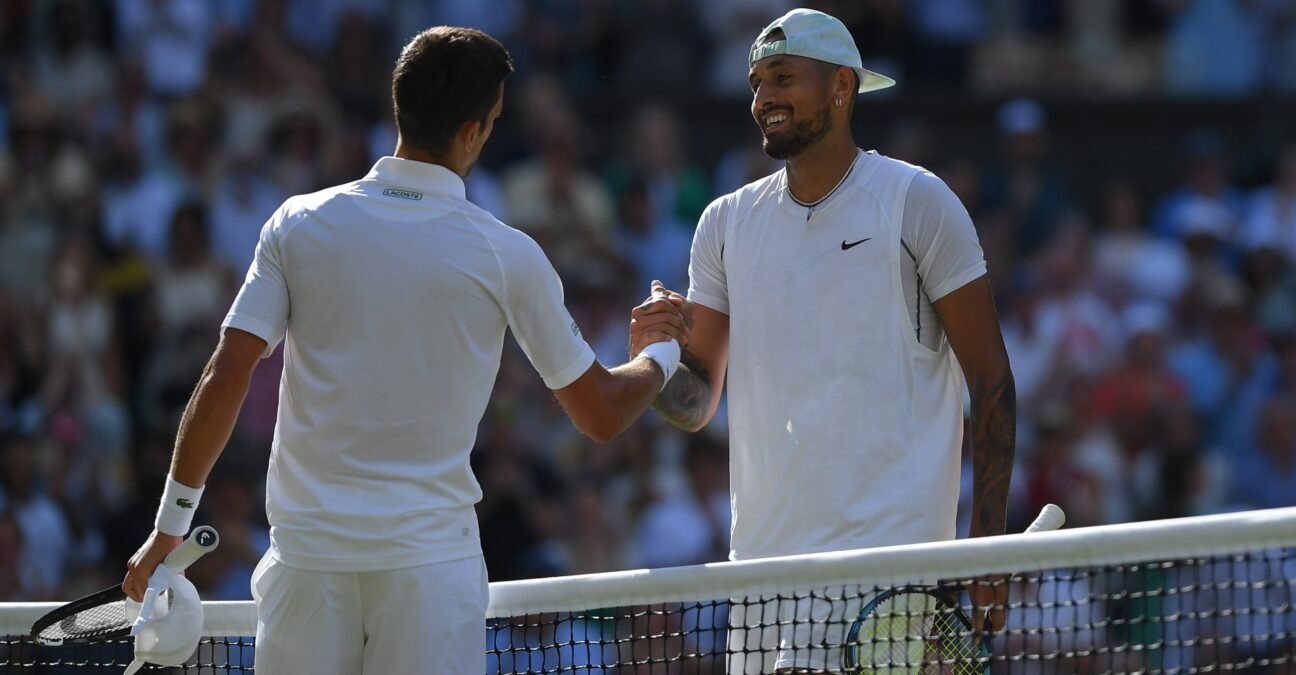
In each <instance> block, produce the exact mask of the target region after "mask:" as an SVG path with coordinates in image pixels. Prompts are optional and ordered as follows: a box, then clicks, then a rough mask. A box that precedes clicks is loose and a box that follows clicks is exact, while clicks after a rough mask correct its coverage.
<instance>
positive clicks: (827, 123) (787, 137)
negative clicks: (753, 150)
mask: <svg viewBox="0 0 1296 675" xmlns="http://www.w3.org/2000/svg"><path fill="white" fill-rule="evenodd" d="M832 126H833V123H832V114H831V113H830V111H829V109H828V103H827V102H825V103H824V105H823V107H822V108H820V109H819V113H818V114H817V115H815V116H814V117H813V118H811V119H807V120H799V121H796V122H793V123H792V124H791V125H790V126H789V128H787V129H785V130H783V132H782V133H780V134H779V135H778V136H776V137H774V138H770V137H769V136H765V135H764V132H763V131H762V132H761V135H762V143H761V147H762V148H763V149H764V150H765V154H767V155H769V156H770V157H771V158H773V159H788V158H789V157H795V156H797V155H799V154H801V153H802V152H805V149H806V148H808V147H810V146H811V145H814V144H815V143H816V142H818V141H819V139H821V138H823V137H824V136H827V135H828V132H829V131H832Z"/></svg>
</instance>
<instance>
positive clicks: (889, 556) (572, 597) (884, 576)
mask: <svg viewBox="0 0 1296 675" xmlns="http://www.w3.org/2000/svg"><path fill="white" fill-rule="evenodd" d="M1281 547H1296V507H1292V508H1283V509H1267V510H1258V511H1245V512H1239V513H1230V514H1222V515H1212V516H1199V517H1194V518H1178V519H1172V520H1160V521H1148V522H1142V523H1126V524H1119V525H1103V526H1098V527H1084V528H1074V529H1070V530H1057V531H1053V532H1040V533H1033V534H1010V535H1004V536H1000V537H983V538H979V539H959V540H954V541H945V542H933V543H928V544H913V545H906V546H892V547H885V548H875V549H861V550H857V551H842V552H833V553H815V554H809V555H797V556H786V557H781V558H765V559H760V560H747V561H736V562H721V563H709V564H706V565H692V566H687V567H668V568H660V569H651V570H628V571H624V572H609V573H603V574H587V575H576V576H567V577H556V578H552V579H534V580H527V581H506V582H496V583H492V584H491V587H490V606H489V609H488V610H487V616H488V617H490V618H499V617H510V616H521V615H525V614H536V613H542V612H568V611H578V610H583V609H589V608H592V607H623V606H632V605H646V604H665V603H675V602H688V601H698V600H723V599H726V598H734V597H744V596H755V595H761V594H773V593H787V592H794V591H810V590H813V589H819V588H824V587H828V586H835V585H849V584H860V583H866V584H869V585H874V586H879V587H884V586H895V585H902V584H912V583H925V584H931V583H937V582H939V581H942V580H949V579H963V578H969V577H973V576H979V575H983V574H992V573H1004V572H1014V571H1020V570H1045V569H1051V568H1059V567H1074V566H1101V565H1115V564H1120V563H1131V562H1139V561H1153V560H1174V559H1181V558H1193V557H1205V556H1212V555H1227V554H1232V553H1242V552H1245V551H1254V550H1262V549H1269V548H1281ZM59 604H61V603H4V604H3V605H0V609H2V610H3V611H0V633H3V634H4V635H24V634H26V633H27V632H28V631H29V630H30V628H31V625H32V623H33V622H35V621H36V619H38V618H39V617H40V616H41V615H43V614H45V613H46V612H48V611H50V610H52V609H54V608H55V607H57V606H59ZM203 607H204V612H205V616H206V618H205V623H204V628H203V633H204V634H205V635H210V636H215V637H222V636H248V635H253V634H255V632H256V608H255V607H254V606H253V604H252V603H251V602H250V601H235V602H204V603H203Z"/></svg>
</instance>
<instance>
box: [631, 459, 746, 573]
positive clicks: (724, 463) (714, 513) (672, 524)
mask: <svg viewBox="0 0 1296 675" xmlns="http://www.w3.org/2000/svg"><path fill="white" fill-rule="evenodd" d="M684 472H685V475H686V480H685V481H684V483H683V485H680V486H679V489H676V490H673V491H671V492H668V493H666V494H662V495H660V496H659V497H658V498H657V499H656V500H655V501H654V502H653V503H651V504H649V505H648V507H647V508H646V509H644V512H643V513H642V514H641V515H640V518H639V522H638V523H637V525H636V526H635V528H634V535H633V542H632V545H633V551H634V558H633V565H634V566H637V567H674V566H678V565H698V564H701V563H708V562H719V561H721V560H725V559H726V558H727V557H728V554H729V520H730V513H729V481H728V458H727V456H726V453H725V449H724V447H722V446H720V445H717V444H716V442H715V440H714V439H712V438H711V437H710V436H707V435H706V434H695V435H693V436H690V437H689V444H688V451H687V454H685V456H684Z"/></svg>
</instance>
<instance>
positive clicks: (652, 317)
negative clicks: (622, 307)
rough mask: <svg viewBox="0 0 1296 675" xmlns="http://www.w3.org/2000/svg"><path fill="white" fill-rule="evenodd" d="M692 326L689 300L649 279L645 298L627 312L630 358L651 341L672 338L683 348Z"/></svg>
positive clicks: (691, 308) (691, 311) (686, 343)
mask: <svg viewBox="0 0 1296 675" xmlns="http://www.w3.org/2000/svg"><path fill="white" fill-rule="evenodd" d="M692 327H693V303H691V302H689V301H688V300H687V299H685V298H684V296H682V295H680V294H679V293H676V292H675V291H672V290H669V289H667V288H666V287H665V286H664V285H663V284H662V282H660V281H653V282H652V290H651V292H650V293H649V295H648V298H647V299H645V300H644V301H643V302H642V303H640V304H639V306H637V307H635V308H634V309H633V310H631V311H630V358H634V357H635V356H637V355H638V354H639V352H640V351H641V350H643V348H644V347H647V346H648V345H650V344H652V343H654V342H664V341H666V340H672V339H673V340H675V341H676V342H678V343H679V344H680V347H685V346H687V345H688V332H689V329H690V328H692Z"/></svg>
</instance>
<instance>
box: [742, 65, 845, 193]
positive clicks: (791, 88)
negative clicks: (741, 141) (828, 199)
mask: <svg viewBox="0 0 1296 675" xmlns="http://www.w3.org/2000/svg"><path fill="white" fill-rule="evenodd" d="M747 81H748V84H750V85H751V90H752V105H751V112H752V118H753V119H754V120H755V121H756V126H757V127H758V128H759V129H760V131H761V136H762V137H763V139H764V148H765V152H766V154H768V155H769V156H770V157H774V158H775V159H786V160H787V177H788V188H789V189H790V190H791V191H792V195H793V196H795V197H796V198H797V199H798V200H800V201H802V202H807V203H809V202H816V201H819V200H820V199H822V198H823V197H824V196H826V195H827V194H828V192H829V191H831V190H832V189H833V188H834V187H835V186H836V185H837V183H838V182H839V181H840V180H841V177H842V176H843V175H845V173H846V171H847V170H848V169H849V168H850V166H851V164H853V163H854V162H855V158H856V156H857V154H858V149H857V148H856V147H855V139H854V137H853V136H852V135H851V128H850V112H851V108H852V102H853V101H854V99H855V87H856V84H855V73H854V71H852V70H851V69H850V68H844V67H838V66H829V65H827V64H824V63H823V62H821V61H816V60H814V59H808V58H805V57H803V56H789V55H786V54H777V55H774V56H770V57H768V58H764V59H761V60H760V61H757V62H756V63H754V64H752V67H751V71H750V72H749V74H748V78H747ZM837 101H841V105H838V104H837ZM780 115H783V116H786V119H784V120H782V121H777V119H778V117H779V116H780Z"/></svg>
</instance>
